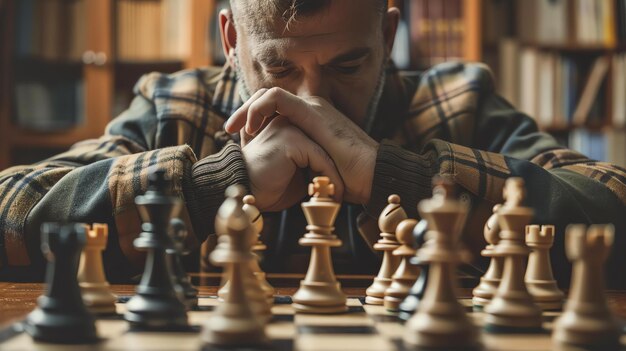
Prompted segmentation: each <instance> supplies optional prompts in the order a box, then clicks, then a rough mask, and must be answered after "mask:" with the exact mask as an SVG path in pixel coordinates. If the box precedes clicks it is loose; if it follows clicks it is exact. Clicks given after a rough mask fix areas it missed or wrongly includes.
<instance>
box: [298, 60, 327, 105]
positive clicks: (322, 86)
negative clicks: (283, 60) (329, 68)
mask: <svg viewBox="0 0 626 351" xmlns="http://www.w3.org/2000/svg"><path fill="white" fill-rule="evenodd" d="M297 95H298V96H302V97H306V96H318V97H321V98H323V99H325V100H327V101H329V102H331V94H330V84H328V82H327V79H324V76H323V74H322V69H321V68H319V67H318V68H316V69H314V70H310V71H308V72H306V74H304V77H303V78H302V81H301V83H300V86H299V87H298V91H297Z"/></svg>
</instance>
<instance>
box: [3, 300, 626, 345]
mask: <svg viewBox="0 0 626 351" xmlns="http://www.w3.org/2000/svg"><path fill="white" fill-rule="evenodd" d="M126 300H128V297H121V298H120V300H119V301H120V302H118V303H117V313H118V316H112V317H105V318H100V319H98V320H97V322H96V327H97V329H98V333H99V337H100V339H101V340H100V342H99V343H98V344H95V345H56V344H46V343H36V342H34V341H33V339H32V338H31V337H30V336H29V335H28V334H26V333H25V332H23V327H22V325H21V323H15V324H14V325H12V326H11V327H10V330H4V331H2V332H0V335H3V336H4V337H5V338H6V339H5V340H0V349H1V350H2V351H18V350H19V351H31V350H32V351H54V350H67V351H73V350H85V349H97V350H101V351H108V350H135V351H161V350H183V351H184V350H194V351H197V350H207V351H208V350H216V351H217V350H220V349H219V348H210V347H208V348H207V347H205V348H203V346H202V341H201V340H200V337H199V332H200V329H201V327H202V325H203V324H205V323H206V321H207V319H208V318H207V317H209V316H210V315H211V314H212V311H213V310H214V308H215V307H216V306H217V304H218V303H219V302H218V299H217V297H215V296H210V297H200V299H199V305H198V307H197V308H196V309H195V310H193V311H190V312H189V314H188V315H189V321H190V324H191V325H192V327H191V329H190V330H188V331H184V332H181V331H177V332H145V331H140V330H130V329H129V326H128V323H127V322H126V321H124V320H123V318H122V314H123V313H124V311H125V301H126ZM364 300H365V298H364V297H363V296H359V297H349V298H348V302H347V304H348V311H347V312H346V313H342V314H331V315H321V314H301V313H295V311H294V309H293V308H292V307H291V302H292V301H291V297H289V296H276V297H275V303H274V306H273V307H272V314H273V317H272V320H271V321H270V323H268V325H267V327H266V332H267V335H268V337H269V338H270V340H271V344H270V345H269V346H268V347H267V348H245V349H244V348H241V349H238V348H229V349H228V350H265V349H269V350H276V351H288V350H301V351H314V350H315V351H326V350H359V351H369V350H371V351H374V350H375V351H385V350H390V351H392V350H398V351H400V350H406V349H405V347H404V345H403V342H402V335H403V333H404V326H403V323H404V322H403V320H401V319H400V318H398V316H397V315H396V314H394V313H391V312H388V311H387V310H386V309H385V308H384V307H383V306H377V305H366V304H365V303H364ZM459 301H460V302H461V304H462V305H463V306H465V308H466V311H467V313H468V314H469V315H470V316H471V317H472V319H473V320H474V323H475V324H476V327H477V328H480V327H481V324H482V317H483V313H482V312H476V311H473V310H472V302H471V299H469V298H466V299H460V300H459ZM558 315H559V312H544V316H543V317H544V318H543V319H544V329H545V332H543V333H539V334H487V333H481V334H482V335H481V339H482V344H483V346H484V348H485V350H489V351H505V350H507V351H518V350H519V351H522V350H525V351H528V350H532V351H549V350H553V345H552V342H551V339H550V329H551V325H552V322H553V321H554V319H555V318H556V317H557V316H558ZM621 341H622V345H626V337H625V336H622V340H621Z"/></svg>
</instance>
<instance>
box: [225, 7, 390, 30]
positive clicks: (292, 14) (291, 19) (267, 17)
mask: <svg viewBox="0 0 626 351" xmlns="http://www.w3.org/2000/svg"><path fill="white" fill-rule="evenodd" d="M331 1H332V0H230V7H231V9H232V13H233V18H232V20H233V21H234V22H235V25H238V23H237V21H239V20H241V22H243V24H245V25H246V28H247V29H249V30H252V31H253V32H255V31H254V28H253V27H251V26H250V25H256V26H259V25H265V26H266V28H267V27H269V26H271V25H272V24H273V23H274V21H275V20H276V19H277V18H281V19H282V20H283V21H284V22H285V30H287V31H288V30H289V26H290V25H291V24H292V23H295V22H297V21H298V18H301V17H304V18H306V17H310V16H312V15H315V14H317V13H318V12H320V11H322V10H323V9H325V8H327V7H328V6H329V5H330V3H331ZM375 4H376V7H375V9H376V10H377V11H378V12H379V13H381V14H384V13H386V12H387V6H388V4H387V0H376V1H375ZM235 19H236V20H237V21H235Z"/></svg>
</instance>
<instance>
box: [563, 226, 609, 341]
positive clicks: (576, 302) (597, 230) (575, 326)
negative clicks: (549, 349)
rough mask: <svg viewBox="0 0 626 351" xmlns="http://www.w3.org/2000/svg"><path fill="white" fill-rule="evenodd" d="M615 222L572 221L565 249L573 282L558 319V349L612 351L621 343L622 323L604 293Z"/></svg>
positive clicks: (567, 231)
mask: <svg viewBox="0 0 626 351" xmlns="http://www.w3.org/2000/svg"><path fill="white" fill-rule="evenodd" d="M614 230H615V229H614V227H613V226H612V225H592V226H590V227H589V228H588V229H586V228H585V226H584V225H580V224H579V225H571V226H569V227H568V228H567V230H566V236H565V251H566V253H567V257H568V258H569V260H570V261H571V262H572V264H573V268H572V284H571V286H570V292H569V297H568V299H567V302H566V303H565V307H564V309H563V314H562V315H561V316H560V317H559V318H558V319H557V320H556V322H555V323H554V329H553V333H552V340H553V342H554V345H555V347H556V349H558V350H561V349H563V350H567V349H570V347H571V346H576V347H580V348H583V349H585V350H604V351H612V350H619V349H621V348H620V346H619V339H620V332H621V327H620V324H619V322H618V321H617V319H616V318H615V316H614V315H613V314H612V313H611V311H610V310H609V306H608V305H607V303H606V297H605V296H604V270H603V265H604V262H605V261H606V258H607V256H608V255H609V252H610V248H611V245H612V244H613V236H614Z"/></svg>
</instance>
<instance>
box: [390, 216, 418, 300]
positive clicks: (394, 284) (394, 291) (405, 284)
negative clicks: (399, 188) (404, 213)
mask: <svg viewBox="0 0 626 351" xmlns="http://www.w3.org/2000/svg"><path fill="white" fill-rule="evenodd" d="M416 225H417V221H416V220H414V219H405V220H403V221H402V222H400V224H398V227H397V229H396V237H397V238H398V241H399V242H400V243H401V244H402V245H401V246H400V247H398V248H397V249H395V250H393V252H392V254H393V255H394V256H396V257H399V258H400V260H401V261H400V265H399V266H398V269H397V270H396V272H395V273H394V274H393V276H392V277H391V285H389V288H387V290H385V298H384V305H385V308H386V309H387V310H388V311H398V306H399V305H400V302H402V300H404V298H405V297H407V295H409V291H410V290H411V287H412V286H413V284H414V283H415V281H416V280H417V276H418V274H419V271H418V268H417V266H415V265H412V264H410V263H409V259H410V258H411V257H413V256H415V252H416V250H415V248H414V247H413V228H415V226H416Z"/></svg>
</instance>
